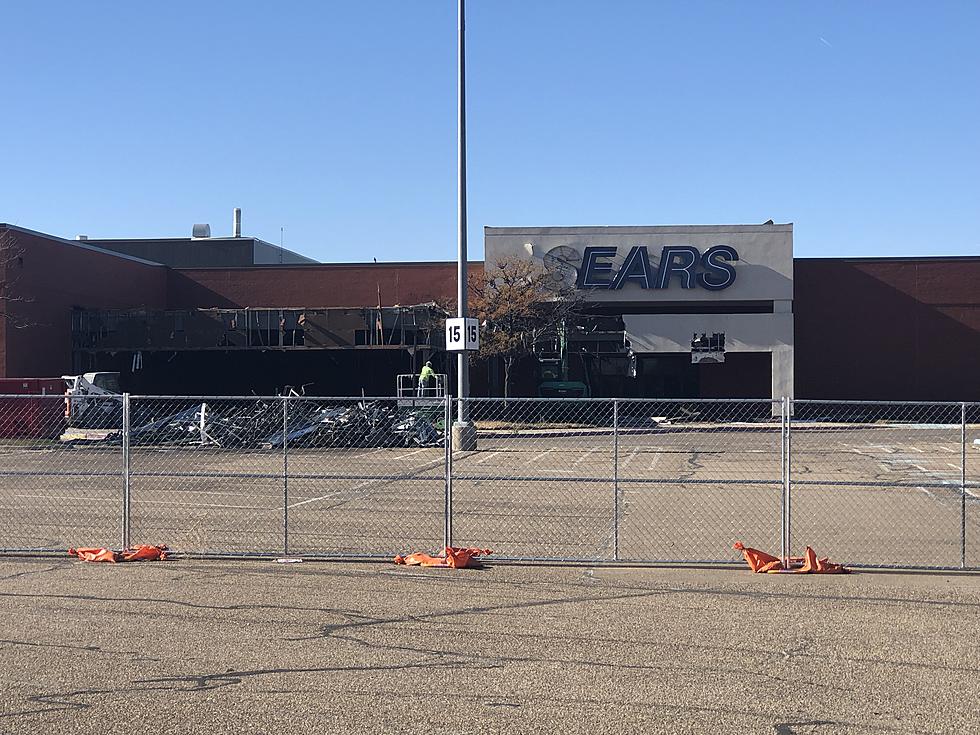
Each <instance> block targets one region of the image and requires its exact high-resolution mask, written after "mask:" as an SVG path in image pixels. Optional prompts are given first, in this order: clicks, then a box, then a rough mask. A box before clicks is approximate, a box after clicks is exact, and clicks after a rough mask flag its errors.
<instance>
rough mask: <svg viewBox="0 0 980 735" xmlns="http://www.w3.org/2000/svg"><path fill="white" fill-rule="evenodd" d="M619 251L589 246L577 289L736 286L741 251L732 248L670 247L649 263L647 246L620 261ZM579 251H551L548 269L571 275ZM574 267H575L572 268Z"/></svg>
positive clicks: (565, 248)
mask: <svg viewBox="0 0 980 735" xmlns="http://www.w3.org/2000/svg"><path fill="white" fill-rule="evenodd" d="M617 252H618V249H617V248H616V247H612V246H601V247H587V248H585V250H584V252H583V253H582V256H581V265H579V266H578V268H577V271H578V275H577V277H576V280H575V286H576V288H580V289H611V290H619V289H621V288H622V287H623V286H625V285H626V284H627V283H635V284H636V285H638V286H639V287H640V288H653V289H663V288H669V287H670V286H671V285H672V284H675V283H679V284H680V287H681V288H704V289H707V290H708V291H722V290H724V289H726V288H728V287H729V286H731V285H732V284H733V283H735V275H736V272H735V266H734V265H732V264H733V263H735V262H737V261H738V252H737V251H736V250H735V248H733V247H732V246H731V245H715V246H713V247H710V248H708V249H707V250H705V251H704V252H703V253H702V252H701V251H699V250H698V249H697V248H696V247H693V246H691V245H667V246H665V247H663V248H661V250H660V260H659V262H658V263H656V264H654V263H653V262H652V261H651V260H650V254H649V252H647V247H646V245H637V246H635V247H633V248H630V251H629V252H628V253H627V255H626V257H625V258H624V259H623V260H622V261H621V262H617V258H616V255H617ZM573 257H574V259H575V260H577V259H578V252H577V251H575V249H574V248H570V247H568V246H559V247H556V248H553V249H552V250H549V251H548V252H547V253H546V254H545V257H544V264H545V267H546V268H547V269H548V270H549V271H550V272H551V273H552V274H553V275H555V276H556V279H557V275H558V273H563V276H564V277H567V275H566V274H569V271H568V270H567V267H568V266H569V265H572V263H571V262H570V261H572V258H573ZM573 267H574V266H573Z"/></svg>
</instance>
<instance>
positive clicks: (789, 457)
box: [785, 396, 795, 562]
mask: <svg viewBox="0 0 980 735" xmlns="http://www.w3.org/2000/svg"><path fill="white" fill-rule="evenodd" d="M785 400H786V409H785V413H786V555H787V557H790V556H792V555H793V411H794V408H795V404H794V402H793V399H792V398H790V397H789V396H787V397H786V399H785ZM788 561H789V559H788V558H787V562H788Z"/></svg>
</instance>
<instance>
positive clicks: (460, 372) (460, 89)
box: [453, 0, 476, 450]
mask: <svg viewBox="0 0 980 735" xmlns="http://www.w3.org/2000/svg"><path fill="white" fill-rule="evenodd" d="M457 31H458V33H457V44H458V47H457V60H456V71H457V83H456V89H457V103H458V119H457V138H456V143H457V173H458V183H457V195H458V200H457V203H456V218H457V225H458V230H457V233H456V242H457V262H456V316H458V317H461V318H462V317H465V316H466V315H467V308H466V307H467V304H466V299H467V294H466V277H467V271H466V0H459V9H458V15H457ZM456 375H457V382H456V397H457V409H456V424H455V425H454V426H453V440H454V442H453V443H454V444H455V446H456V447H457V448H458V449H463V450H469V449H473V448H475V446H476V431H475V429H474V427H473V424H471V423H470V417H469V409H468V406H467V404H466V399H467V398H469V393H470V363H469V356H468V355H467V353H466V352H463V351H461V352H459V354H458V355H457V356H456Z"/></svg>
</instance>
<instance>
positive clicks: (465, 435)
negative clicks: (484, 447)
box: [453, 421, 476, 452]
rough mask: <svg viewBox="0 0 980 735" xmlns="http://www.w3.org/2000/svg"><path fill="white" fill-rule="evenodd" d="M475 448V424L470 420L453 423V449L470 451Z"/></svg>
mask: <svg viewBox="0 0 980 735" xmlns="http://www.w3.org/2000/svg"><path fill="white" fill-rule="evenodd" d="M475 449H476V425H475V424H473V422H471V421H467V422H466V423H462V424H461V423H459V422H458V421H457V422H456V423H454V424H453V450H454V451H456V452H472V451H474V450H475Z"/></svg>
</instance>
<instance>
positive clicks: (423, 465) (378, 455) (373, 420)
mask: <svg viewBox="0 0 980 735" xmlns="http://www.w3.org/2000/svg"><path fill="white" fill-rule="evenodd" d="M445 407H446V404H445V401H444V400H443V399H441V398H403V399H393V398H377V399H375V398H369V399H352V398H335V399H334V398H291V399H289V419H288V432H289V433H288V437H289V439H288V441H289V454H288V457H289V459H288V461H289V486H288V493H289V499H288V504H287V510H288V515H289V549H290V552H291V553H296V554H303V555H326V556H330V555H344V556H392V555H393V554H396V553H404V552H406V551H419V550H433V549H436V548H439V547H440V546H442V543H443V531H444V526H445V516H444V510H445V508H444V503H445V492H446V466H445V465H446V458H445V450H444V448H443V428H444V426H443V425H444V423H445V421H444V419H445Z"/></svg>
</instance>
